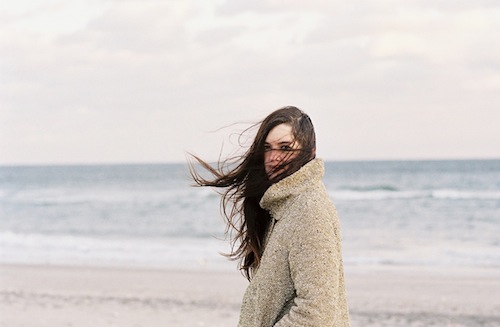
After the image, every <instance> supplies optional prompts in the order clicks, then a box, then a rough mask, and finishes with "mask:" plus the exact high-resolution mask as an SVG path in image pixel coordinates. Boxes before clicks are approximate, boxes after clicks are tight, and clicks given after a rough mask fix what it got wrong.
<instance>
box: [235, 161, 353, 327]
mask: <svg viewBox="0 0 500 327" xmlns="http://www.w3.org/2000/svg"><path fill="white" fill-rule="evenodd" d="M323 174H324V165H323V161H322V160H321V159H314V160H312V161H310V162H309V163H307V164H306V165H304V166H303V167H302V168H301V169H300V170H298V171H297V172H295V173H294V174H292V175H290V176H288V177H286V178H284V179H282V180H281V181H279V182H278V183H276V184H273V185H272V186H271V187H269V189H268V190H267V191H266V193H265V194H264V196H263V197H262V199H261V201H260V205H261V207H262V208H264V209H266V210H269V211H270V213H271V216H272V217H273V221H272V222H271V225H270V228H269V231H268V233H267V236H266V240H265V243H264V244H265V250H264V253H263V255H262V258H261V263H260V266H259V268H258V270H257V271H256V272H255V274H254V276H253V278H252V279H251V281H250V284H249V286H248V288H247V290H246V292H245V295H244V297H243V303H242V306H241V315H240V321H239V324H238V326H240V327H271V326H275V327H285V326H290V327H299V326H314V327H329V326H335V327H337V326H339V327H340V326H342V327H346V326H350V322H349V311H348V307H347V300H346V292H345V286H344V273H343V264H342V253H341V244H340V242H341V236H340V226H339V221H338V218H337V213H336V210H335V207H334V206H333V204H332V202H331V201H330V198H329V196H328V193H327V191H326V189H325V186H324V185H323V183H322V181H321V179H322V177H323Z"/></svg>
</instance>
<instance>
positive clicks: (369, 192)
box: [330, 187, 500, 201]
mask: <svg viewBox="0 0 500 327" xmlns="http://www.w3.org/2000/svg"><path fill="white" fill-rule="evenodd" d="M330 196H331V197H332V198H333V199H334V200H346V201H357V200H390V199H422V198H432V199H438V200H440V199H441V200H500V192H498V191H478V190H452V189H441V190H396V189H395V188H394V190H383V189H381V188H377V187H374V188H364V189H358V190H355V189H351V190H335V191H330Z"/></svg>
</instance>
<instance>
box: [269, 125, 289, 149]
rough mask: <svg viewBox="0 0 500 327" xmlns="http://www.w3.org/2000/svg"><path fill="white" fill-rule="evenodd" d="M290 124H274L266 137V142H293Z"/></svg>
mask: <svg viewBox="0 0 500 327" xmlns="http://www.w3.org/2000/svg"><path fill="white" fill-rule="evenodd" d="M293 141H294V137H293V132H292V126H291V125H290V124H280V125H277V126H275V127H274V128H273V129H271V131H269V134H267V137H266V143H270V144H271V143H283V142H293Z"/></svg>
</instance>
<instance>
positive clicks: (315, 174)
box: [260, 158, 325, 212]
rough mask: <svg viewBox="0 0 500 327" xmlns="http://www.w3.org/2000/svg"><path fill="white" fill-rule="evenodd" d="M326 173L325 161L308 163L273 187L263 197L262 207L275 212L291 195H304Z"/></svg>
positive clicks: (314, 160) (318, 160)
mask: <svg viewBox="0 0 500 327" xmlns="http://www.w3.org/2000/svg"><path fill="white" fill-rule="evenodd" d="M324 173H325V168H324V164H323V160H321V159H319V158H316V159H313V160H311V161H309V162H308V163H306V164H305V165H304V166H302V168H300V169H299V170H297V171H296V172H295V173H293V174H292V175H290V176H287V177H285V178H283V179H282V180H280V181H279V182H277V183H275V184H273V185H271V186H270V187H269V188H268V189H267V191H266V192H265V193H264V195H263V196H262V199H261V200H260V206H261V207H262V208H263V209H266V210H269V211H271V212H272V211H274V209H276V207H277V206H279V204H280V203H282V202H283V201H284V200H286V199H287V198H288V197H289V196H291V195H296V194H300V193H302V192H303V191H304V190H305V189H306V188H307V187H308V186H310V185H312V184H314V183H316V182H318V181H320V180H321V179H322V178H323V175H324Z"/></svg>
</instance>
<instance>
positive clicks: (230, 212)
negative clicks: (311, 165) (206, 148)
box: [189, 106, 316, 279]
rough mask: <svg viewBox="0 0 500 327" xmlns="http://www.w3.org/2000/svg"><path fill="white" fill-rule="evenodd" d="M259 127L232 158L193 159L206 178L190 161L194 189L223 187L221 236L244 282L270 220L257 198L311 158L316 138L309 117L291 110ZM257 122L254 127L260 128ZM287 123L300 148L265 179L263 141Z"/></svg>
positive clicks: (276, 113)
mask: <svg viewBox="0 0 500 327" xmlns="http://www.w3.org/2000/svg"><path fill="white" fill-rule="evenodd" d="M259 124H260V126H259V129H258V131H257V134H256V136H255V138H254V140H253V143H252V145H251V146H250V148H249V149H248V150H247V151H246V152H245V153H244V154H243V155H242V156H239V157H236V158H228V159H225V160H219V162H218V164H217V166H216V167H212V166H211V165H210V164H208V163H207V162H205V161H204V160H202V159H200V158H199V157H197V156H195V155H192V158H194V160H195V161H196V162H197V163H199V164H200V165H201V166H202V167H203V168H204V169H205V170H207V171H208V172H209V173H210V174H211V175H212V178H211V179H207V178H203V177H202V176H201V175H200V174H199V173H198V172H197V171H196V169H195V167H194V164H195V163H194V162H192V161H190V162H189V169H190V173H191V176H192V178H193V180H194V181H195V182H196V184H197V185H198V186H210V187H217V188H222V189H223V190H224V191H222V192H221V196H222V197H221V209H222V213H223V216H224V217H225V218H226V222H227V225H226V234H229V236H230V241H231V245H232V247H231V253H229V254H227V256H228V257H229V258H231V259H233V260H240V264H239V267H240V269H241V270H243V272H244V274H245V276H246V277H247V279H250V278H251V275H252V271H253V269H254V268H256V267H258V266H259V263H260V259H261V256H262V252H263V250H264V249H263V246H264V244H263V242H264V237H265V233H266V231H267V229H268V227H269V223H270V221H271V219H270V218H271V217H270V214H269V212H268V211H266V210H264V209H262V208H261V207H260V206H259V202H260V199H261V198H262V196H263V195H264V193H265V192H266V190H267V189H268V188H269V186H271V185H272V184H273V183H276V182H277V181H279V180H281V179H283V178H284V177H286V176H288V175H290V174H292V173H294V172H296V171H297V170H299V169H300V167H302V166H303V165H305V164H306V163H307V162H309V161H310V160H311V159H313V158H314V157H315V152H316V136H315V132H314V127H313V124H312V122H311V119H310V118H309V116H308V115H307V114H305V113H304V112H303V111H301V110H300V109H298V108H296V107H292V106H288V107H283V108H281V109H278V110H276V111H274V112H272V113H271V114H270V115H268V116H267V117H266V118H265V119H264V120H263V121H262V122H260V123H259ZM259 124H257V126H258V125H259ZM281 124H289V125H290V126H291V127H292V133H293V136H294V140H295V141H296V142H298V144H299V145H300V147H299V148H298V149H297V150H294V151H296V152H298V153H297V155H296V156H294V157H293V159H291V160H283V161H282V162H281V164H280V166H279V167H278V169H277V170H280V169H282V172H281V173H280V174H279V175H277V176H276V177H273V179H272V180H269V179H268V177H267V174H266V171H265V168H264V143H265V140H266V138H267V135H268V134H269V132H270V131H271V130H272V129H273V128H274V127H276V126H278V125H281Z"/></svg>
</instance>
